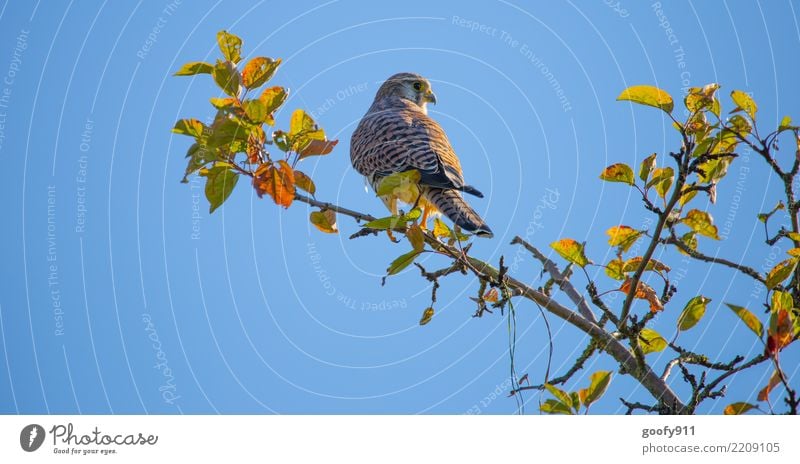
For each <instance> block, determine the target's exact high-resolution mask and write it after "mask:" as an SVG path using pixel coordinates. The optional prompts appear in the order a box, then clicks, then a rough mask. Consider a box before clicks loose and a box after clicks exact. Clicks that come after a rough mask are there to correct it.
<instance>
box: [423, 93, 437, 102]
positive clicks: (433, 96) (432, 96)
mask: <svg viewBox="0 0 800 464" xmlns="http://www.w3.org/2000/svg"><path fill="white" fill-rule="evenodd" d="M425 101H426V102H429V103H433V104H434V105H435V104H436V94H435V93H433V92H431V91H430V90H428V91H427V92H425Z"/></svg>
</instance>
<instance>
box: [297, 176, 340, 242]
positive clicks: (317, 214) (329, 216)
mask: <svg viewBox="0 0 800 464" xmlns="http://www.w3.org/2000/svg"><path fill="white" fill-rule="evenodd" d="M296 175H297V171H295V176H296ZM309 220H310V221H311V224H314V226H315V227H316V228H317V229H319V230H320V231H322V232H325V233H326V234H335V233H338V232H339V228H338V227H337V226H336V213H335V212H334V211H333V210H332V209H324V210H322V211H312V212H311V215H310V216H309Z"/></svg>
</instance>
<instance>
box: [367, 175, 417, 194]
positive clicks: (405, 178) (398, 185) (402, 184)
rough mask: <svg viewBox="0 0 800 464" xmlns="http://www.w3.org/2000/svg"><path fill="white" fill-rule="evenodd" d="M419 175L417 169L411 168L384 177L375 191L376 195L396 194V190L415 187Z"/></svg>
mask: <svg viewBox="0 0 800 464" xmlns="http://www.w3.org/2000/svg"><path fill="white" fill-rule="evenodd" d="M420 178H421V176H420V173H419V171H417V170H416V169H411V170H408V171H404V172H396V173H394V174H390V175H388V176H386V177H384V178H383V179H382V180H381V183H380V185H378V190H377V191H376V192H375V193H376V194H377V195H378V196H383V195H397V194H398V193H399V192H398V190H405V189H409V188H412V187H413V188H416V186H417V185H418V184H419V180H420Z"/></svg>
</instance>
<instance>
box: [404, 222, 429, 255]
mask: <svg viewBox="0 0 800 464" xmlns="http://www.w3.org/2000/svg"><path fill="white" fill-rule="evenodd" d="M406 238H408V241H409V242H410V243H411V246H412V247H413V248H414V249H415V250H417V251H422V250H423V248H425V235H424V234H423V233H422V228H421V227H420V226H419V224H412V225H410V226H408V228H407V229H406Z"/></svg>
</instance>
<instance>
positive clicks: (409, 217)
mask: <svg viewBox="0 0 800 464" xmlns="http://www.w3.org/2000/svg"><path fill="white" fill-rule="evenodd" d="M421 215H422V211H420V209H419V208H414V209H412V210H411V211H409V212H408V213H406V214H403V215H400V216H388V217H384V218H380V219H375V220H374V221H369V222H367V223H366V224H364V225H363V226H362V227H364V228H365V229H375V230H387V229H395V228H397V227H402V226H405V225H406V224H408V223H409V222H411V221H413V220H415V219H418V218H419V217H420V216H421Z"/></svg>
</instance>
